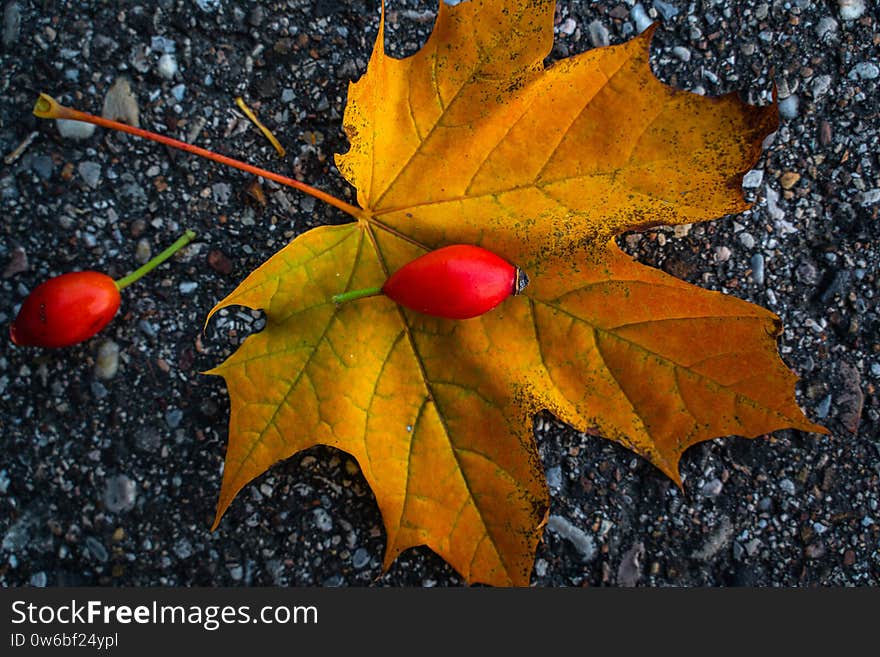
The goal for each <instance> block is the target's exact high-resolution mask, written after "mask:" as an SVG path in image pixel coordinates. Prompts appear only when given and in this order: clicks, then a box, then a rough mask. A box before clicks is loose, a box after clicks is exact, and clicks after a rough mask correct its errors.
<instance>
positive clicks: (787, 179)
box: [779, 171, 801, 189]
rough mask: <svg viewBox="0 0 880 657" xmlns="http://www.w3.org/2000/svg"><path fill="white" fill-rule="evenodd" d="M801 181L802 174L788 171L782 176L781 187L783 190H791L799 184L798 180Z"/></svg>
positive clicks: (780, 179)
mask: <svg viewBox="0 0 880 657" xmlns="http://www.w3.org/2000/svg"><path fill="white" fill-rule="evenodd" d="M800 179H801V174H799V173H797V172H796V171H786V172H785V173H783V174H782V176H780V178H779V185H780V186H781V187H782V189H791V188H792V187H794V186H795V185H796V184H797V182H798V180H800Z"/></svg>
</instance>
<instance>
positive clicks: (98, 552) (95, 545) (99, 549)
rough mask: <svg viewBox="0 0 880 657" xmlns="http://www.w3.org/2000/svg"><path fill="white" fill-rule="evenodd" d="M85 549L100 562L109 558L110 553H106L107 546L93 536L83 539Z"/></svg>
mask: <svg viewBox="0 0 880 657" xmlns="http://www.w3.org/2000/svg"><path fill="white" fill-rule="evenodd" d="M85 545H86V549H87V550H88V551H89V554H91V555H92V556H93V557H94V558H95V559H97V560H98V561H100V562H102V563H103V562H106V561H107V559H109V558H110V555H109V554H107V548H105V547H104V545H103V544H102V543H101V541H99V540H98V539H97V538H95V537H94V536H89V537H87V538H86V540H85Z"/></svg>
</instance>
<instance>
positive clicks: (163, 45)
mask: <svg viewBox="0 0 880 657" xmlns="http://www.w3.org/2000/svg"><path fill="white" fill-rule="evenodd" d="M150 50H152V51H153V52H161V53H166V54H172V53H174V52H176V51H177V44H176V43H175V42H174V39H169V38H168V37H163V36H154V37H152V38H151V39H150Z"/></svg>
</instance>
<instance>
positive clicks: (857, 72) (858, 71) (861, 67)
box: [847, 62, 880, 80]
mask: <svg viewBox="0 0 880 657" xmlns="http://www.w3.org/2000/svg"><path fill="white" fill-rule="evenodd" d="M847 77H849V79H850V80H876V79H877V77H880V67H878V66H877V64H875V63H874V62H861V63H859V64H856V65H855V66H853V68H852V70H851V71H850V72H849V75H848V76H847Z"/></svg>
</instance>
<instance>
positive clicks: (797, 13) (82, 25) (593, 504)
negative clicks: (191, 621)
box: [0, 0, 880, 586]
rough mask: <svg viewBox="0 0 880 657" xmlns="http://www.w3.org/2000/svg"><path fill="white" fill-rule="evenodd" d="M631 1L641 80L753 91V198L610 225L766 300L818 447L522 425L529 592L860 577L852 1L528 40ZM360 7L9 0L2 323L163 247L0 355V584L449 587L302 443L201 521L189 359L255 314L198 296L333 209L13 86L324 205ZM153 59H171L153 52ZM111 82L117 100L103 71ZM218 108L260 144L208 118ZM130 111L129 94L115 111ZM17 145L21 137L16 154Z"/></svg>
mask: <svg viewBox="0 0 880 657" xmlns="http://www.w3.org/2000/svg"><path fill="white" fill-rule="evenodd" d="M434 9H435V3H434V2H427V1H416V0H393V1H390V2H389V14H388V33H387V41H386V43H387V47H388V49H389V51H390V52H391V53H392V54H395V55H397V56H402V55H406V54H411V53H412V52H414V51H415V50H416V49H417V48H418V47H419V45H420V44H421V43H423V42H424V40H425V38H426V36H427V34H428V33H429V31H430V28H431V24H432V20H433V14H434ZM654 19H659V20H661V21H662V25H661V27H660V28H659V29H658V30H657V33H656V36H655V38H654V43H653V49H652V64H653V66H654V70H655V72H656V74H657V75H658V76H659V77H660V78H661V79H663V80H664V81H666V82H668V83H669V84H673V85H675V86H677V87H680V88H685V89H691V90H694V91H697V92H701V93H706V94H710V95H716V94H720V93H725V92H728V91H733V90H741V91H742V93H743V95H744V97H745V98H746V99H748V100H749V102H753V103H767V102H769V100H770V97H771V93H772V88H773V85H774V83H775V84H776V85H777V89H778V93H779V99H780V111H781V114H782V119H781V127H780V129H779V131H778V132H777V133H776V135H775V137H773V138H772V139H770V140H768V143H767V144H766V152H765V155H764V157H763V158H762V160H761V162H760V163H759V164H758V166H757V167H756V171H755V172H753V173H751V174H749V176H747V180H746V181H745V183H746V190H745V191H746V194H747V197H748V198H750V199H753V200H755V201H756V204H755V207H754V209H753V210H751V211H748V212H746V213H744V214H742V215H738V216H734V217H726V218H720V219H719V220H718V221H715V222H711V223H707V224H702V225H698V226H693V227H691V228H690V229H689V230H687V229H679V230H676V231H674V230H672V229H665V228H658V229H655V230H652V231H649V232H646V233H642V234H634V235H627V236H623V237H621V240H620V242H621V244H622V245H623V246H624V247H625V248H626V249H627V250H628V251H629V252H630V253H632V254H633V255H635V256H636V257H638V259H639V260H640V261H641V262H643V263H645V264H649V265H653V266H656V267H659V268H662V269H663V270H665V271H667V272H670V273H672V274H674V275H676V276H678V277H680V278H682V279H685V280H688V281H690V282H693V283H695V284H697V285H700V286H701V287H704V288H706V289H713V290H724V291H727V292H728V293H730V294H733V295H736V296H738V297H741V298H743V299H746V300H748V301H752V302H754V303H758V304H761V305H763V306H765V307H768V308H770V309H771V310H773V311H774V312H776V313H777V314H778V315H779V316H780V317H781V319H782V321H783V323H784V325H785V327H786V328H785V331H784V333H783V334H782V336H781V337H780V339H779V346H780V350H781V354H782V356H783V358H784V360H785V361H786V363H787V364H788V365H789V366H791V367H792V369H793V370H794V371H796V372H797V373H798V375H799V376H800V377H801V380H800V382H799V383H798V386H797V398H798V401H799V403H800V404H801V405H802V407H803V408H804V410H805V412H806V413H807V415H808V416H809V417H810V418H811V419H813V420H814V421H817V422H821V423H823V424H825V425H826V426H827V427H828V428H829V429H830V430H831V432H832V435H831V436H829V437H822V436H818V435H812V434H804V433H800V432H795V431H779V432H776V433H775V434H773V435H772V436H767V437H762V438H759V439H756V440H745V439H742V438H723V439H718V440H715V441H711V442H709V443H704V444H701V445H699V446H696V447H694V448H692V449H691V450H689V451H688V452H687V453H686V454H685V456H684V458H683V460H682V475H683V477H684V492H683V493H682V492H681V491H679V490H678V489H677V488H676V487H675V486H674V485H673V484H672V482H670V481H669V480H668V479H666V478H665V477H664V476H663V475H662V474H661V473H659V472H658V471H657V470H655V469H654V468H653V466H651V465H650V464H648V463H647V462H645V461H644V460H642V459H641V458H639V457H637V456H635V455H633V454H632V453H630V452H627V451H626V450H625V449H624V448H622V447H620V446H618V445H616V444H612V443H610V442H608V441H604V440H602V439H600V438H595V437H590V436H586V435H583V434H580V433H577V432H575V431H573V430H571V429H570V428H567V427H566V426H564V425H563V424H561V423H560V422H558V421H556V420H555V419H554V418H552V417H551V416H549V415H545V416H541V417H538V418H536V422H535V426H536V432H537V439H538V443H539V447H540V452H541V457H542V459H543V461H544V465H545V468H546V470H547V476H548V482H549V485H550V490H551V495H552V498H551V509H550V513H551V516H552V518H553V521H552V522H551V525H550V528H549V529H548V530H547V531H546V532H545V536H544V540H543V542H542V543H541V545H540V546H539V549H538V553H537V559H536V564H535V570H534V573H533V577H532V582H533V584H534V585H536V586H601V585H608V586H626V585H640V586H703V585H712V586H736V585H758V586H814V585H820V586H827V585H848V586H876V585H877V584H880V510H878V508H877V505H878V499H880V484H878V479H880V430H878V411H880V406H878V399H877V395H876V386H877V384H878V380H880V338H878V335H880V331H878V328H880V323H878V309H877V296H878V285H880V283H878V281H880V279H878V261H880V254H878V232H880V231H878V221H877V215H878V205H880V162H878V156H877V150H876V144H877V143H878V98H880V94H878V83H880V79H878V76H880V71H878V64H880V27H878V26H880V9H878V8H877V6H876V4H875V3H872V2H867V3H860V2H858V1H853V0H847V1H844V2H837V1H836V0H828V1H823V2H819V1H811V0H790V1H789V2H767V3H763V2H752V1H747V2H732V1H729V0H720V1H719V0H715V1H710V0H704V1H689V2H684V1H683V0H666V1H664V2H660V1H654V2H652V1H651V0H644V1H643V2H642V3H640V4H638V5H635V6H633V3H630V2H613V1H608V2H606V1H601V2H586V1H575V0H560V2H559V3H558V10H557V20H556V31H557V41H556V45H555V47H554V51H553V54H552V56H551V58H550V60H551V61H552V60H554V59H558V58H561V57H565V56H568V55H570V54H573V53H577V52H580V51H583V50H585V49H587V48H590V47H593V46H594V45H597V44H601V43H603V42H605V41H606V40H607V41H608V42H610V43H620V42H622V41H624V40H626V39H628V38H630V37H632V36H633V35H634V34H635V33H636V32H637V30H638V29H639V28H640V27H642V26H644V25H645V24H646V21H650V20H654ZM377 24H378V3H377V2H376V1H375V0H372V1H367V2H343V1H333V0H318V1H307V0H288V1H285V2H263V3H259V4H251V3H232V2H224V1H222V0H200V1H198V2H174V1H170V0H160V1H158V2H154V3H142V4H136V3H126V2H119V3H115V5H113V6H112V7H111V6H108V4H107V3H104V2H97V1H94V2H90V1H84V0H75V1H73V2H69V3H60V2H56V1H53V0H45V1H42V2H29V1H25V0H19V1H15V2H6V3H5V4H4V14H3V34H2V38H3V44H2V46H3V49H2V56H0V91H2V99H3V100H2V103H0V152H2V154H3V155H4V156H7V159H6V161H4V163H2V165H0V167H2V168H0V197H2V199H3V216H2V221H0V227H2V229H0V270H2V272H0V324H2V325H4V326H5V325H8V323H9V322H11V321H12V319H13V317H14V316H15V313H16V311H17V308H18V304H20V303H21V301H22V299H23V298H24V296H25V295H26V294H27V292H28V290H29V289H31V288H33V287H34V286H35V285H37V284H38V283H39V282H41V281H43V280H45V279H46V278H48V277H49V276H52V275H55V274H59V273H62V272H65V271H71V270H75V269H97V270H100V271H104V272H106V273H109V274H111V275H113V276H119V275H122V274H124V273H126V272H127V271H129V270H131V269H133V268H134V267H135V266H136V264H137V262H138V259H140V260H143V259H145V258H146V256H147V255H148V253H150V252H151V253H157V252H158V251H159V250H161V249H162V248H163V247H164V246H165V245H167V244H169V243H171V242H172V241H173V240H174V239H176V238H177V236H178V235H179V234H180V233H182V232H183V230H185V229H187V228H189V229H193V230H195V231H197V232H198V233H199V238H198V240H197V242H196V243H195V244H194V245H192V246H191V247H189V248H188V249H187V250H186V251H185V252H184V253H183V254H181V256H180V257H176V258H175V259H173V260H172V261H171V263H169V264H166V265H164V266H163V267H162V268H161V269H160V270H158V271H157V272H154V273H153V274H152V275H151V278H150V279H149V280H145V281H143V282H141V283H138V284H137V285H135V286H132V287H131V288H129V289H127V290H126V291H125V292H124V294H123V303H122V308H121V311H120V314H119V316H118V317H117V318H116V320H114V321H113V322H112V323H111V324H110V326H108V327H107V329H105V330H104V331H103V332H102V333H101V334H100V335H99V336H97V337H95V338H93V339H91V340H89V341H87V342H85V343H83V344H82V345H79V346H77V347H72V348H68V349H64V350H57V351H47V350H40V349H34V348H18V347H15V346H13V345H11V344H10V343H8V342H6V341H3V342H2V344H0V443H2V450H0V585H2V586H57V585H101V586H123V585H125V586H144V585H174V586H178V585H284V586H287V585H325V586H331V585H336V586H339V585H342V586H361V585H374V586H409V585H412V586H460V585H462V580H461V579H460V578H459V576H458V575H457V574H456V573H455V572H454V571H453V570H452V569H451V568H450V567H449V566H447V565H446V564H445V563H444V562H443V561H442V560H441V559H440V558H439V557H437V556H436V555H434V554H432V553H431V552H430V551H429V550H428V549H426V548H418V549H413V550H410V551H408V552H406V553H405V554H403V555H402V556H401V557H400V558H399V559H398V560H397V561H396V562H395V564H394V565H393V566H392V567H391V569H390V570H389V571H388V572H387V573H383V571H382V568H381V563H382V554H383V549H384V530H383V529H382V523H381V518H380V516H379V513H378V510H377V508H376V505H375V500H374V498H373V496H372V493H371V492H370V490H369V488H368V486H367V485H366V483H365V481H364V479H363V478H362V476H361V475H360V473H359V472H358V470H357V466H356V465H355V464H354V463H353V462H352V460H351V459H350V458H349V457H347V456H346V455H345V454H344V453H341V452H337V451H334V450H331V449H329V448H314V449H312V450H309V451H308V452H305V453H302V454H300V455H297V456H294V457H293V458H291V459H289V460H288V461H285V462H283V463H281V464H279V465H277V466H276V467H274V468H273V469H272V470H271V471H270V472H268V473H267V474H266V475H264V476H262V477H260V478H259V479H258V480H257V481H255V482H254V483H253V484H251V485H250V486H248V487H247V488H246V489H245V490H244V491H243V492H242V493H241V494H240V495H239V497H238V498H237V500H236V501H235V502H234V503H233V505H232V507H231V508H230V510H229V512H228V513H227V515H226V517H225V519H224V520H223V522H222V523H221V525H220V528H219V529H218V530H217V531H216V532H214V533H211V532H210V531H209V526H210V523H211V520H212V517H213V511H214V505H215V502H216V497H217V493H218V490H219V484H220V474H221V467H222V462H223V455H224V450H225V446H226V436H227V430H226V424H227V421H228V408H229V402H228V396H227V393H226V390H225V387H224V385H223V382H222V380H220V379H219V378H216V377H208V376H204V375H202V374H200V372H201V371H203V370H206V369H209V368H211V367H212V366H214V365H215V364H217V363H219V362H220V361H221V360H222V359H223V358H225V357H226V356H227V355H228V354H230V353H231V352H232V351H233V350H234V349H235V348H236V346H237V345H238V344H239V343H240V341H241V340H242V339H243V338H244V337H245V336H246V335H248V334H249V333H250V332H253V331H256V330H259V329H260V328H261V327H262V318H261V315H260V313H255V312H251V311H248V310H240V311H232V312H229V313H227V314H225V315H224V316H221V317H219V318H218V319H217V320H216V321H213V322H212V323H211V324H210V325H209V326H208V329H207V331H206V332H205V333H204V334H203V332H202V323H203V321H204V318H205V315H206V313H207V311H208V310H209V309H210V308H211V307H212V306H213V305H214V303H215V302H216V301H217V300H219V299H220V298H222V297H223V296H225V294H227V293H228V292H229V291H230V290H231V289H232V288H233V287H234V286H235V285H236V284H237V282H238V281H240V280H241V279H242V278H244V276H246V275H247V274H248V273H249V272H250V271H252V270H253V269H254V268H256V267H257V266H258V265H259V264H260V263H262V262H263V261H264V260H266V259H267V258H268V257H269V256H271V255H272V254H273V253H274V252H275V251H277V250H278V249H279V248H281V247H282V246H283V245H284V244H286V243H287V242H288V241H289V240H290V239H291V238H293V237H294V236H295V235H297V234H299V233H301V232H302V231H305V230H307V229H309V228H311V227H314V226H317V225H322V224H327V223H338V222H341V221H344V220H345V218H344V216H342V215H341V213H339V212H338V211H336V210H334V209H333V208H330V207H325V206H323V205H322V204H320V203H316V202H315V201H314V200H313V199H311V198H309V197H304V196H301V195H298V194H296V193H295V192H293V191H292V190H288V189H280V188H278V187H277V186H274V185H271V184H264V185H263V187H262V191H263V193H264V195H265V199H266V202H265V205H263V204H261V203H260V202H259V201H258V200H257V199H255V197H254V192H253V190H252V189H250V185H251V183H252V182H253V178H252V177H249V176H246V175H244V174H241V173H239V172H235V171H232V170H229V169H226V168H222V167H220V166H217V165H215V164H213V163H209V162H205V161H201V160H198V159H196V158H192V157H189V156H185V155H181V154H179V153H176V152H170V151H169V150H167V149H165V148H163V147H160V146H157V145H155V144H151V143H146V142H143V141H140V140H137V139H134V138H130V137H126V136H122V135H119V134H115V133H114V134H109V133H107V132H106V131H103V130H100V129H98V130H96V131H95V132H94V133H93V134H91V135H90V136H84V138H75V136H70V135H69V134H68V135H67V136H62V134H60V133H59V129H58V128H57V127H56V126H55V125H54V124H53V122H49V121H39V120H37V119H35V118H34V117H32V116H31V108H32V106H33V103H34V101H35V98H36V95H37V93H38V92H39V91H46V92H48V93H50V94H52V95H54V96H55V97H57V98H59V99H60V100H62V101H63V102H65V103H67V104H70V105H75V106H77V107H79V108H81V109H85V110H89V111H93V112H96V113H100V112H101V110H102V107H103V105H104V102H105V98H106V97H107V95H108V93H110V94H111V97H114V98H116V99H117V100H118V101H120V102H121V105H119V106H118V107H117V110H116V111H117V112H120V113H123V114H128V115H129V118H130V120H133V115H134V113H135V110H136V113H137V120H138V121H139V122H140V125H141V126H142V127H147V128H151V129H159V130H160V131H162V132H166V133H168V134H171V135H175V136H178V137H182V138H184V139H189V140H191V141H194V142H196V143H199V144H200V145H203V146H206V147H208V148H212V149H215V150H218V151H221V152H224V153H228V154H231V155H238V156H242V157H244V158H245V159H247V160H248V161H250V162H252V163H254V164H258V165H261V166H266V167H268V168H271V169H273V170H276V171H279V172H281V173H288V174H293V175H295V176H297V177H300V178H302V179H303V180H306V181H308V182H310V183H311V184H313V185H315V186H317V187H319V188H321V189H324V190H326V191H328V192H330V193H332V194H335V195H337V196H339V197H340V198H344V199H351V198H352V190H351V189H349V188H348V186H347V185H346V183H345V182H344V181H343V180H342V178H341V177H340V176H339V174H338V172H337V171H336V170H335V168H334V165H333V159H332V155H333V153H336V152H342V151H344V150H346V148H347V145H346V141H345V137H344V135H343V133H342V129H341V116H342V112H343V108H344V103H345V98H346V89H347V85H348V82H349V80H353V79H356V78H357V77H358V76H359V75H360V74H361V73H362V72H363V71H364V70H365V67H366V62H367V60H368V58H369V54H370V49H371V47H372V42H373V38H374V35H375V33H376V28H377ZM172 60H173V61H172ZM120 78H125V79H127V80H128V81H129V83H130V89H131V97H130V98H129V97H128V95H127V94H126V93H125V89H124V88H123V87H116V89H115V90H114V91H113V92H111V88H113V85H114V83H116V82H117V81H118V80H119V79H120ZM238 95H242V96H244V97H245V98H246V99H247V100H248V102H249V103H250V105H251V106H252V107H254V108H255V109H257V111H258V112H259V115H260V116H261V118H262V119H263V120H264V122H265V123H266V124H267V125H269V127H271V128H272V129H273V130H274V131H275V133H276V134H277V135H278V136H279V138H280V139H281V141H282V142H283V143H284V145H285V146H286V147H287V153H288V154H287V157H286V158H285V159H283V160H281V159H279V158H278V156H277V155H276V154H275V151H274V150H273V149H272V147H271V146H270V145H269V144H268V142H267V141H266V140H265V139H264V138H263V136H262V135H261V134H260V133H259V132H258V131H257V130H256V129H255V128H254V127H253V125H252V124H251V123H250V122H249V121H247V120H246V119H244V118H243V117H241V115H240V113H239V112H238V111H237V109H236V107H235V104H234V98H235V97H236V96H238ZM132 101H133V102H132ZM19 146H21V149H20V151H19V152H16V149H17V148H18V147H19Z"/></svg>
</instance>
